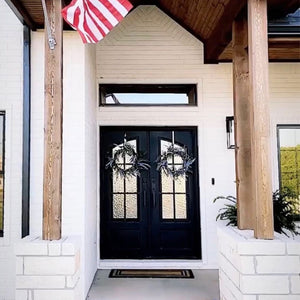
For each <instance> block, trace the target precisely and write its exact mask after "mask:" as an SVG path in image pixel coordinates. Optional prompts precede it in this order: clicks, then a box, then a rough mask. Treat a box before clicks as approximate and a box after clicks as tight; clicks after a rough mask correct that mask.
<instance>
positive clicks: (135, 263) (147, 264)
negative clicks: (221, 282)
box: [98, 259, 218, 270]
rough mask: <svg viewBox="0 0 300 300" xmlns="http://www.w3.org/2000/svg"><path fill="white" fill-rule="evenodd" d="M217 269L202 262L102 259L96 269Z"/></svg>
mask: <svg viewBox="0 0 300 300" xmlns="http://www.w3.org/2000/svg"><path fill="white" fill-rule="evenodd" d="M116 268H126V269H195V270H198V269H218V266H216V265H207V264H204V263H203V261H202V260H170V259H168V260H165V259H162V260H152V259H143V260H132V259H118V260H117V259H104V260H100V261H98V269H116Z"/></svg>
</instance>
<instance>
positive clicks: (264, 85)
mask: <svg viewBox="0 0 300 300" xmlns="http://www.w3.org/2000/svg"><path fill="white" fill-rule="evenodd" d="M248 36H249V38H248V39H249V76H250V101H251V104H252V105H253V134H252V146H251V148H252V149H253V152H252V153H253V155H252V168H253V169H252V172H253V173H252V177H253V189H254V197H255V216H256V220H255V228H254V235H255V237H256V238H260V239H273V237H274V226H273V205H272V171H271V147H270V109H269V66H268V33H267V1H266V0H248Z"/></svg>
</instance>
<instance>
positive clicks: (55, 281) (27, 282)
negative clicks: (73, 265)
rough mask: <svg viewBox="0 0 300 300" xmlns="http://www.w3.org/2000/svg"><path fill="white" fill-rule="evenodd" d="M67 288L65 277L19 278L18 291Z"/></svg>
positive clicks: (26, 276)
mask: <svg viewBox="0 0 300 300" xmlns="http://www.w3.org/2000/svg"><path fill="white" fill-rule="evenodd" d="M64 287H65V277H64V276H30V275H29V276H28V275H25V276H17V278H16V288H18V289H22V288H23V289H50V288H53V289H58V288H64Z"/></svg>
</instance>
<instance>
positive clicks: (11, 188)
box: [0, 1, 23, 300]
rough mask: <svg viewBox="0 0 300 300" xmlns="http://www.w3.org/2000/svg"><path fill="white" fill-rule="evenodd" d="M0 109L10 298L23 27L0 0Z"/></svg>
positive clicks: (3, 289)
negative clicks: (3, 120)
mask: <svg viewBox="0 0 300 300" xmlns="http://www.w3.org/2000/svg"><path fill="white" fill-rule="evenodd" d="M0 28H1V30H0V39H1V47H0V110H5V111H6V128H5V129H6V141H5V187H4V188H5V199H4V202H5V203H4V237H3V238H1V237H0V299H1V300H13V299H14V290H15V259H14V255H13V244H14V242H15V241H16V240H18V239H20V236H21V188H22V185H21V182H22V177H21V176H22V106H23V88H22V87H23V86H22V85H23V26H22V25H21V23H20V22H19V21H18V19H17V18H16V17H15V15H14V14H13V12H12V11H11V10H10V9H9V7H8V6H7V4H6V3H5V1H0Z"/></svg>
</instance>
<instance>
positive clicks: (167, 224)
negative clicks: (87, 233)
mask: <svg viewBox="0 0 300 300" xmlns="http://www.w3.org/2000/svg"><path fill="white" fill-rule="evenodd" d="M124 142H126V143H129V144H130V145H131V146H132V147H133V148H134V149H135V151H136V152H137V153H138V154H139V155H140V156H142V157H143V159H145V160H147V161H148V162H149V164H150V168H149V169H147V170H142V171H141V175H140V176H137V177H136V176H126V177H125V178H124V177H122V176H120V175H119V174H118V172H116V171H114V170H113V169H112V168H105V165H106V164H107V162H108V160H109V157H112V156H113V154H114V153H115V151H117V150H118V149H119V147H120V146H122V145H123V144H124ZM171 145H174V146H175V147H177V148H179V149H180V148H182V149H186V150H187V152H188V154H189V155H190V156H191V157H194V158H196V160H195V162H194V163H193V164H192V168H191V169H192V170H191V171H192V172H191V173H190V174H189V176H187V177H184V176H179V177H178V178H177V179H173V178H172V176H167V175H166V174H165V173H164V172H163V171H159V170H157V158H158V157H159V156H160V155H161V154H162V153H164V151H165V150H166V149H167V148H168V147H169V146H171ZM100 149H101V150H100V156H101V157H100V164H101V166H100V179H101V182H100V191H101V192H100V196H101V200H100V257H101V258H102V259H147V258H149V259H199V258H201V246H200V240H201V239H200V221H199V197H198V190H199V188H198V160H197V132H196V129H195V128H169V127H164V128H156V127H155V128H148V127H143V128H137V127H126V128H125V127H123V128H121V127H101V128H100ZM117 163H118V164H119V165H120V168H124V169H127V168H130V167H131V166H132V165H131V163H130V157H125V158H120V161H117ZM169 167H170V168H175V169H176V168H178V169H179V168H181V167H182V159H181V157H180V156H177V155H174V157H172V158H170V161H169Z"/></svg>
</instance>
